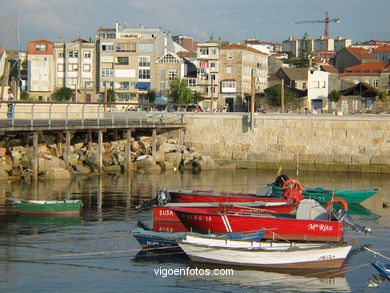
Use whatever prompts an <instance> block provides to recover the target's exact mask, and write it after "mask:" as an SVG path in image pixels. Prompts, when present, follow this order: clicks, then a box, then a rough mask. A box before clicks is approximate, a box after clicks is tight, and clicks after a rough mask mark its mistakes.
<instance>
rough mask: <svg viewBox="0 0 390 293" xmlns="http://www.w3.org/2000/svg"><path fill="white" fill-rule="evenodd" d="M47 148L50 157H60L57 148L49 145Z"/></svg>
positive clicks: (54, 145)
mask: <svg viewBox="0 0 390 293" xmlns="http://www.w3.org/2000/svg"><path fill="white" fill-rule="evenodd" d="M48 148H49V150H50V154H51V155H52V156H56V157H59V156H60V151H59V150H58V146H57V145H56V144H51V145H49V146H48Z"/></svg>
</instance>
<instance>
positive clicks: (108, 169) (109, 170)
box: [104, 165, 122, 173]
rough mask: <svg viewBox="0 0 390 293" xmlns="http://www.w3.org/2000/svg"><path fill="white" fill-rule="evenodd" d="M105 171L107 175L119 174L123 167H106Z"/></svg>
mask: <svg viewBox="0 0 390 293" xmlns="http://www.w3.org/2000/svg"><path fill="white" fill-rule="evenodd" d="M104 170H105V171H106V172H107V173H118V172H121V171H122V167H121V166H120V165H112V166H107V167H105V168H104Z"/></svg>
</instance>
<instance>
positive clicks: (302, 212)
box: [297, 199, 328, 221]
mask: <svg viewBox="0 0 390 293" xmlns="http://www.w3.org/2000/svg"><path fill="white" fill-rule="evenodd" d="M297 219H298V220H317V221H326V220H328V212H327V210H326V209H325V208H324V207H323V206H321V205H320V204H319V203H318V202H317V201H315V200H314V199H303V200H301V202H300V203H299V205H298V209H297Z"/></svg>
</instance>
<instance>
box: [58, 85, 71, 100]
mask: <svg viewBox="0 0 390 293" xmlns="http://www.w3.org/2000/svg"><path fill="white" fill-rule="evenodd" d="M72 96H73V90H72V89H71V88H68V87H62V88H60V89H58V90H57V91H56V92H54V95H53V99H54V100H55V101H58V102H67V101H69V100H70V98H71V97H72Z"/></svg>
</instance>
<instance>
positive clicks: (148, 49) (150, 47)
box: [138, 43, 153, 52]
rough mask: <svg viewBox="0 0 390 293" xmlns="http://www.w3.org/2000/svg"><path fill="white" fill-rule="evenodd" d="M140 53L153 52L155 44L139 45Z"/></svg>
mask: <svg viewBox="0 0 390 293" xmlns="http://www.w3.org/2000/svg"><path fill="white" fill-rule="evenodd" d="M138 52H153V44H148V43H146V44H143V43H140V44H138Z"/></svg>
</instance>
